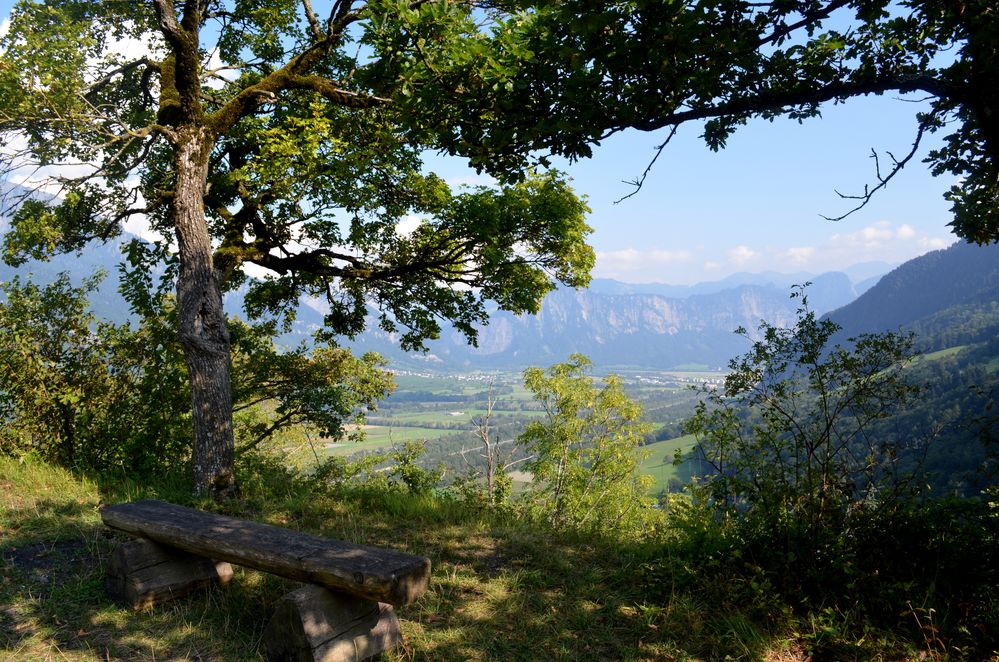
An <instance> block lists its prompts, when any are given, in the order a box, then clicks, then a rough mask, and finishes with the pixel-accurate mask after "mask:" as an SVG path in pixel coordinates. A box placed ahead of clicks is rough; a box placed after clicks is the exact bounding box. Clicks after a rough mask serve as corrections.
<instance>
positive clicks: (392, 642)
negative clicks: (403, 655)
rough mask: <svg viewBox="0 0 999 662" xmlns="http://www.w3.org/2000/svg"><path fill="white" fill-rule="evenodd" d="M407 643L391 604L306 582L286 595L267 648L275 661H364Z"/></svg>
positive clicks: (265, 641) (268, 630)
mask: <svg viewBox="0 0 999 662" xmlns="http://www.w3.org/2000/svg"><path fill="white" fill-rule="evenodd" d="M401 643H402V632H401V631H400V629H399V620H398V619H397V618H396V616H395V612H394V611H393V610H392V607H391V606H390V605H387V604H385V603H380V602H371V601H370V600H364V599H362V598H355V597H353V596H350V595H344V594H342V593H335V592H333V591H330V590H328V589H325V588H322V587H319V586H304V587H302V588H300V589H298V590H296V591H292V592H291V593H289V594H288V595H286V596H284V598H283V599H282V600H281V604H280V605H279V606H278V608H277V611H275V612H274V616H273V618H271V621H270V623H268V625H267V627H266V628H265V629H264V635H263V640H262V642H261V648H262V649H263V652H264V656H265V657H266V658H267V659H268V660H273V661H274V662H278V661H280V662H360V661H361V660H367V659H370V658H372V657H374V656H376V655H378V654H379V653H381V652H382V651H385V650H389V649H391V648H394V647H396V646H398V645H399V644H401Z"/></svg>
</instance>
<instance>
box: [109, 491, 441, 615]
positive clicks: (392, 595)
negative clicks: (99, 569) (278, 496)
mask: <svg viewBox="0 0 999 662" xmlns="http://www.w3.org/2000/svg"><path fill="white" fill-rule="evenodd" d="M101 519H103V520H104V524H106V525H107V526H109V527H111V528H113V529H117V530H119V531H124V532H126V533H130V534H133V535H138V536H142V537H144V538H149V539H150V540H155V541H157V542H160V543H163V544H166V545H171V546H173V547H177V548H179V549H183V550H185V551H188V552H191V553H192V554H199V555H201V556H207V557H209V558H213V559H219V560H222V561H229V562H230V563H237V564H239V565H242V566H246V567H248V568H255V569H257V570H263V571H265V572H269V573H272V574H275V575H280V576H282V577H287V578H289V579H295V580H298V581H302V582H306V583H309V584H318V585H320V586H325V587H327V588H330V589H333V590H336V591H343V592H346V593H350V594H352V595H356V596H358V597H362V598H367V599H369V600H374V601H376V602H387V603H389V604H394V605H405V604H409V603H410V602H413V601H414V600H416V599H417V598H418V597H420V595H421V594H422V593H423V592H424V591H425V590H426V588H427V584H428V583H429V581H430V560H429V559H427V558H423V557H421V556H414V555H413V554H406V553H404V552H396V551H394V550H388V549H381V548H378V547H370V546H367V545H356V544H353V543H348V542H343V541H340V540H332V539H329V538H322V537H320V536H314V535H311V534H308V533H302V532H300V531H292V530H291V529H285V528H282V527H279V526H272V525H270V524H261V523H259V522H249V521H246V520H240V519H235V518H233V517H226V516H225V515H218V514H215V513H209V512H205V511H203V510H196V509H194V508H186V507H184V506H178V505H175V504H171V503H164V502H162V501H154V500H144V501H135V502H132V503H123V504H118V505H115V506H105V507H104V508H102V509H101Z"/></svg>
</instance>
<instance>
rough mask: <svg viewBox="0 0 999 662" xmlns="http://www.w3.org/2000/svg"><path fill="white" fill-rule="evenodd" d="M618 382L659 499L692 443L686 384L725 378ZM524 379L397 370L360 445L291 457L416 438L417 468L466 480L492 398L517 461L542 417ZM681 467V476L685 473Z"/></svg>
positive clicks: (691, 398)
mask: <svg viewBox="0 0 999 662" xmlns="http://www.w3.org/2000/svg"><path fill="white" fill-rule="evenodd" d="M691 368H694V366H691ZM621 377H622V379H623V381H624V383H625V388H626V390H627V392H628V395H629V396H630V397H632V398H633V399H635V400H637V401H638V402H640V403H641V404H642V406H643V407H644V410H645V419H646V420H647V421H649V422H651V423H653V424H654V426H655V430H656V431H655V432H653V433H652V434H650V435H649V436H648V437H647V441H646V444H645V445H644V446H643V448H642V451H648V452H649V458H648V459H647V460H645V461H644V462H643V463H642V465H641V466H642V471H643V472H644V473H647V474H649V475H651V476H653V478H654V479H655V482H654V484H653V487H652V489H651V494H658V493H659V492H660V491H662V490H664V489H666V488H667V487H668V486H669V484H670V480H671V479H672V478H676V477H677V476H678V468H677V467H674V466H673V464H672V459H673V453H674V452H675V451H676V450H677V449H680V450H681V451H682V452H683V451H686V450H689V448H690V447H691V446H692V445H693V440H692V439H691V438H689V437H683V436H681V435H682V433H681V432H680V429H681V428H680V424H681V422H682V421H683V420H684V419H685V418H687V417H688V416H689V415H690V413H691V411H692V408H693V405H694V403H695V402H696V400H697V398H698V396H697V394H696V393H695V392H694V391H692V390H691V387H692V386H698V385H709V386H710V385H714V384H716V383H719V382H720V380H721V379H722V378H723V377H724V375H720V374H719V373H718V372H695V371H693V370H691V371H683V372H653V371H631V372H628V373H622V374H621ZM522 379H523V377H522V375H521V374H520V373H494V374H482V373H471V374H453V375H445V374H434V373H421V374H415V373H406V372H397V373H396V374H395V381H396V384H397V388H396V390H395V392H394V393H393V394H392V395H391V396H389V397H388V398H386V399H384V400H383V401H381V402H380V403H379V406H378V409H377V410H375V411H372V412H369V413H368V415H367V421H366V425H364V427H363V432H364V440H363V441H360V442H340V443H332V442H331V441H330V440H327V439H312V438H310V439H309V443H308V444H305V445H303V447H302V448H301V449H298V450H297V451H295V452H294V453H292V454H293V455H295V456H296V457H297V459H298V462H297V464H299V466H310V465H311V466H314V465H315V463H316V462H317V461H322V459H323V458H325V457H331V456H335V457H344V458H349V457H352V456H355V455H357V454H359V453H360V454H369V453H373V452H379V453H384V452H386V451H388V450H390V449H392V448H394V447H399V446H402V445H403V444H405V443H406V442H412V441H417V442H424V444H425V447H426V452H425V454H424V456H423V457H422V458H421V461H420V463H421V464H423V465H425V466H428V467H431V466H439V465H444V466H445V467H447V475H449V476H463V475H469V474H470V473H471V472H473V471H475V469H476V467H477V463H481V462H482V461H483V460H482V459H481V456H480V452H481V444H482V442H481V439H480V437H479V435H478V428H477V425H478V424H480V423H482V422H483V421H484V419H485V418H486V413H487V408H488V407H489V403H490V401H491V402H492V411H491V414H490V415H489V429H490V437H491V438H493V439H497V440H499V441H500V447H501V448H502V449H503V452H504V457H505V459H504V461H505V462H506V461H513V460H519V459H521V458H523V457H524V451H523V449H522V448H521V447H519V446H518V445H517V444H516V439H517V436H518V435H519V434H520V433H521V432H522V431H523V429H524V427H525V426H526V425H527V424H528V423H529V422H530V421H531V420H533V419H536V418H538V417H541V416H543V415H544V413H543V411H542V410H541V408H540V405H539V404H538V403H536V402H535V401H534V399H533V397H532V396H531V394H530V392H529V391H528V390H527V389H526V388H524V386H523V383H522ZM286 450H290V449H286ZM518 468H521V467H518ZM679 469H680V475H682V474H683V473H684V472H683V468H682V467H681V468H679ZM521 478H522V477H521ZM674 487H675V481H674Z"/></svg>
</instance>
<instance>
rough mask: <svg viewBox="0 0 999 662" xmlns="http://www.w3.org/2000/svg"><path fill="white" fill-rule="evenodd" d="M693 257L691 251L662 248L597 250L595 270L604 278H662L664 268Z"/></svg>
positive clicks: (597, 274)
mask: <svg viewBox="0 0 999 662" xmlns="http://www.w3.org/2000/svg"><path fill="white" fill-rule="evenodd" d="M692 259H693V256H692V255H691V253H690V251H683V250H680V251H671V250H664V249H661V248H653V249H649V250H638V249H636V248H625V249H622V250H616V251H597V266H596V267H595V268H594V270H593V271H594V275H596V276H599V277H602V278H623V279H634V278H636V277H638V278H639V279H641V280H661V279H662V278H663V274H664V270H666V269H667V268H669V267H675V266H677V265H683V264H688V263H689V262H690V261H691V260H692Z"/></svg>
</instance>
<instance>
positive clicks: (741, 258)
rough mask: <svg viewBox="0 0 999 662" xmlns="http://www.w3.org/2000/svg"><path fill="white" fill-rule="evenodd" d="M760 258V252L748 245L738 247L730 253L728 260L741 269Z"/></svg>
mask: <svg viewBox="0 0 999 662" xmlns="http://www.w3.org/2000/svg"><path fill="white" fill-rule="evenodd" d="M759 256H760V254H759V253H758V252H756V251H754V250H753V249H752V248H750V247H749V246H746V245H740V246H736V247H735V248H732V249H729V251H728V259H729V260H730V261H731V262H733V263H734V264H735V265H736V266H740V267H742V266H745V265H747V264H749V263H750V262H752V261H753V260H755V259H756V258H758V257H759Z"/></svg>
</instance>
